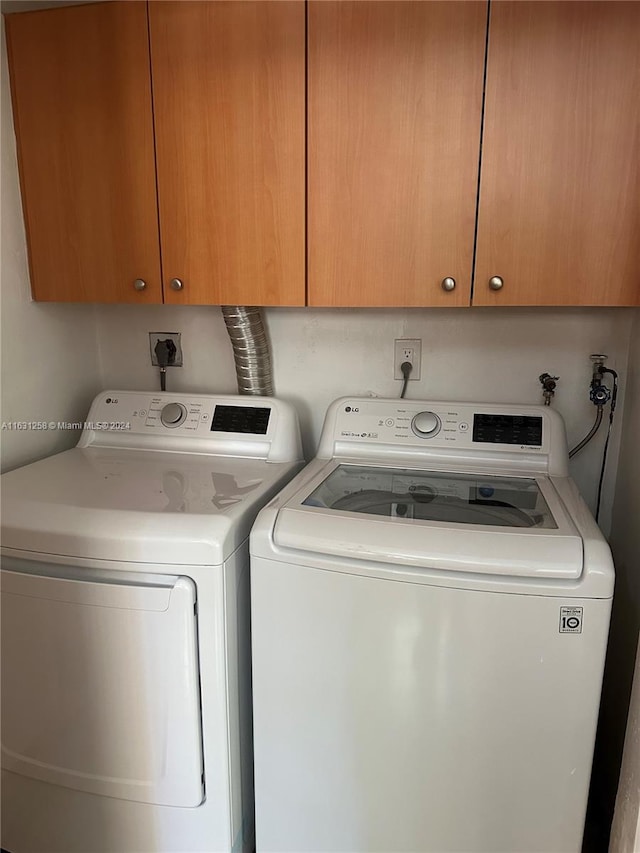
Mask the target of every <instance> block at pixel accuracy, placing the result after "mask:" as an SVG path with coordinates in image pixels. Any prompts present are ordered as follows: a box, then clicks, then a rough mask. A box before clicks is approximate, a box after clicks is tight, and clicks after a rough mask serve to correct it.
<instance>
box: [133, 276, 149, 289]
mask: <svg viewBox="0 0 640 853" xmlns="http://www.w3.org/2000/svg"><path fill="white" fill-rule="evenodd" d="M146 287H147V282H146V281H144V280H143V279H141V278H137V279H136V280H135V281H134V282H133V289H134V290H145V289H146Z"/></svg>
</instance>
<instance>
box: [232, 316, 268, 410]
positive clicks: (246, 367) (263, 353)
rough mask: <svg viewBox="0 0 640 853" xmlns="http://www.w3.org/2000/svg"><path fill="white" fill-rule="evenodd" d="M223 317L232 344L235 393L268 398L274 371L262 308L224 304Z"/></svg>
mask: <svg viewBox="0 0 640 853" xmlns="http://www.w3.org/2000/svg"><path fill="white" fill-rule="evenodd" d="M222 316H223V317H224V322H225V323H226V326H227V332H228V333H229V337H230V338H231V345H232V347H233V357H234V361H235V365H236V377H237V380H238V393H239V394H257V395H260V396H266V397H271V396H272V395H273V374H272V370H271V355H270V352H269V341H268V339H267V333H266V330H265V327H264V322H263V318H262V309H261V308H258V307H255V306H253V307H245V306H242V305H223V306H222Z"/></svg>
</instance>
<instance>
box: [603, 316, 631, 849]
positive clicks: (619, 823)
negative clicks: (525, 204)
mask: <svg viewBox="0 0 640 853" xmlns="http://www.w3.org/2000/svg"><path fill="white" fill-rule="evenodd" d="M639 522H640V311H639V312H637V314H636V319H635V323H634V327H633V331H632V343H631V348H630V351H629V369H628V391H627V401H626V407H625V416H624V433H623V442H622V446H621V450H620V468H619V474H618V482H617V488H616V494H615V504H614V518H613V526H612V531H611V547H612V549H613V555H614V559H615V562H616V574H617V577H616V597H615V599H614V612H613V617H614V618H613V621H612V626H611V639H610V645H609V648H610V655H609V660H608V661H607V678H606V682H605V688H606V689H605V700H607V707H606V708H604V707H603V716H602V720H601V729H602V730H603V734H605V736H606V735H608V734H609V732H611V735H610V737H611V739H612V741H613V744H614V749H611V748H610V749H609V751H608V752H609V756H608V757H609V761H610V762H611V763H613V761H612V758H615V759H619V754H620V753H619V749H620V745H621V737H622V732H624V723H625V714H626V701H627V697H628V695H629V683H630V681H631V678H632V676H633V655H634V651H635V649H636V645H637V642H638V631H639V629H640V571H639V570H640V523H639ZM612 752H614V756H611V753H612ZM607 769H608V765H605V766H604V769H603V772H606V771H607ZM615 770H616V764H614V765H613V767H610V768H609V775H615ZM610 849H611V851H612V853H632V851H640V657H638V658H637V661H636V668H635V680H634V685H633V693H632V696H631V705H630V707H629V718H628V724H627V733H626V741H625V746H624V760H623V764H622V772H621V775H620V786H619V789H618V799H617V801H616V812H615V818H614V824H613V830H612V836H611V847H610Z"/></svg>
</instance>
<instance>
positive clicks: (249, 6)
mask: <svg viewBox="0 0 640 853" xmlns="http://www.w3.org/2000/svg"><path fill="white" fill-rule="evenodd" d="M149 16H150V33H151V61H152V76H153V95H154V111H155V131H156V155H157V171H158V195H159V209H160V232H161V242H162V262H163V273H164V292H165V301H166V302H175V303H183V304H184V303H191V304H198V303H216V304H249V305H250V304H255V305H304V301H305V258H304V246H305V199H304V193H305V178H304V176H305V6H304V2H303V0H283V2H261V0H242V2H234V0H231V1H230V2H226V0H218V2H207V3H203V2H188V0H178V1H177V2H168V0H161V2H160V0H158V2H156V1H155V0H152V1H151V2H150V4H149ZM172 279H179V280H180V281H181V282H182V283H183V288H182V290H173V289H172V287H171V285H170V282H171V280H172Z"/></svg>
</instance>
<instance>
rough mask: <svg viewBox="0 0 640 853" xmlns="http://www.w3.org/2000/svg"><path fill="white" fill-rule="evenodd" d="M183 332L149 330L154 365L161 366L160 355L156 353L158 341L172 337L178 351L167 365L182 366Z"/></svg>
mask: <svg viewBox="0 0 640 853" xmlns="http://www.w3.org/2000/svg"><path fill="white" fill-rule="evenodd" d="M181 338H182V333H181V332H149V349H150V350H151V364H152V365H153V366H154V367H159V365H158V356H157V355H156V349H155V347H156V344H157V343H158V341H166V340H167V339H170V340H172V341H173V344H174V346H175V348H176V353H175V356H174V358H173V360H172V361H171V362H169V364H168V365H167V367H182V343H181Z"/></svg>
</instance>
